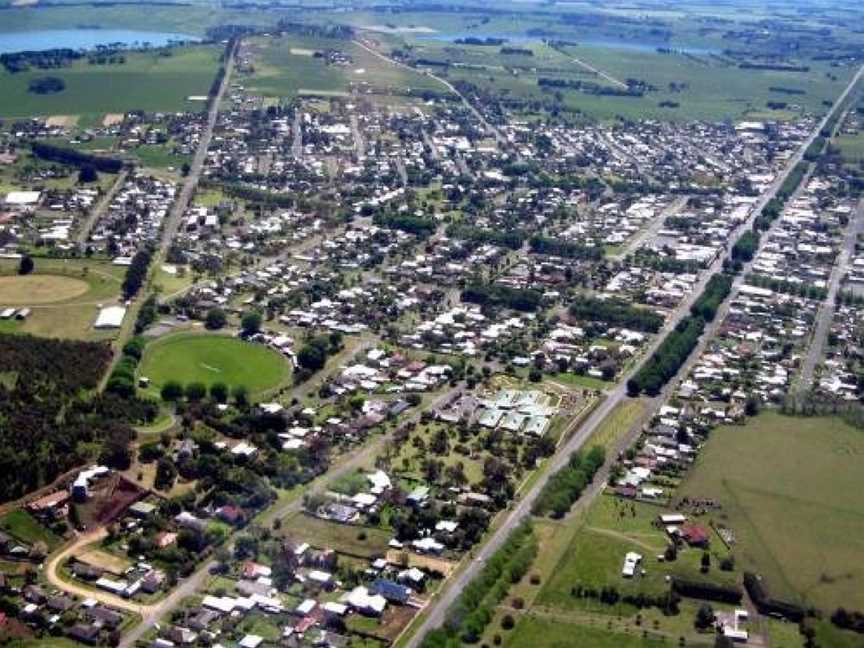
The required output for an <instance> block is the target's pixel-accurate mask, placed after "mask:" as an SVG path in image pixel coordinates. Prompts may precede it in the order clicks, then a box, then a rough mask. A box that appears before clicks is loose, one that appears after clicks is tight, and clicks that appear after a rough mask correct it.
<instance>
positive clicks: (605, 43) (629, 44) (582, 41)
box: [412, 32, 719, 55]
mask: <svg viewBox="0 0 864 648" xmlns="http://www.w3.org/2000/svg"><path fill="white" fill-rule="evenodd" d="M412 36H414V38H416V39H417V40H436V41H447V42H450V43H452V42H453V41H456V40H458V39H463V38H481V39H482V38H501V39H504V40H506V41H507V42H508V43H510V44H519V43H528V42H535V43H536V42H538V41H540V40H543V39H544V38H547V39H550V40H556V39H563V40H567V41H571V42H575V43H576V44H577V45H583V46H585V47H608V48H610V49H621V50H632V51H637V52H656V51H657V48H658V47H669V48H673V49H676V50H678V51H679V52H686V53H688V54H696V55H699V54H701V55H708V54H717V53H719V50H713V49H707V48H702V47H682V46H680V45H677V44H675V43H668V42H664V41H659V40H658V41H647V40H626V39H623V38H615V37H613V36H602V35H594V34H590V35H589V34H585V35H579V34H578V33H570V34H567V35H566V36H565V35H563V34H554V33H551V32H550V33H546V34H544V35H542V36H540V35H532V34H527V33H524V32H483V33H477V32H435V33H431V34H430V33H418V34H412Z"/></svg>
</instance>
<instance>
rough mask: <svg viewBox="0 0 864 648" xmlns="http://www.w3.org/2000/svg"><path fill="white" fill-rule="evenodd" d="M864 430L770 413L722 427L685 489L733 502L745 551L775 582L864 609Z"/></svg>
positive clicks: (730, 513)
mask: <svg viewBox="0 0 864 648" xmlns="http://www.w3.org/2000/svg"><path fill="white" fill-rule="evenodd" d="M862 458H864V431H862V430H858V429H855V428H853V427H851V426H849V425H847V424H846V423H844V422H843V421H842V420H840V419H838V418H790V417H785V416H782V415H780V414H777V413H772V412H766V413H763V414H760V415H759V416H758V417H756V418H753V419H749V420H748V423H747V424H746V425H744V426H733V427H722V428H718V429H717V430H715V431H714V432H712V434H711V437H710V440H709V441H708V444H707V445H706V447H705V449H704V450H703V451H702V454H701V456H700V458H699V460H698V462H697V465H696V467H695V469H694V470H693V471H692V472H691V474H690V476H689V477H688V478H687V480H686V481H685V482H684V484H683V485H682V487H681V488H680V489H679V492H678V495H679V496H685V495H689V496H695V497H711V498H715V499H717V500H719V502H720V503H721V504H722V505H723V510H722V512H721V513H720V514H717V515H715V516H714V517H715V520H716V521H718V522H722V523H723V524H726V525H727V526H729V527H730V528H731V529H732V530H733V532H734V533H735V536H736V540H737V543H736V546H735V550H734V551H735V557H736V560H737V561H738V564H739V565H741V566H742V567H743V568H745V569H750V570H754V571H757V572H759V573H761V574H762V575H763V576H764V577H765V578H766V580H767V583H768V586H769V590H770V592H771V593H772V594H774V595H775V596H778V597H790V598H792V599H793V600H798V601H801V602H802V603H807V604H812V605H814V606H816V607H818V608H821V609H823V610H828V611H833V610H834V609H835V608H837V607H838V606H841V605H843V606H846V607H847V608H852V609H862V608H864V565H862V563H861V560H860V557H861V555H862V554H864V501H862V499H861V490H862V488H864V471H862V470H861V461H862Z"/></svg>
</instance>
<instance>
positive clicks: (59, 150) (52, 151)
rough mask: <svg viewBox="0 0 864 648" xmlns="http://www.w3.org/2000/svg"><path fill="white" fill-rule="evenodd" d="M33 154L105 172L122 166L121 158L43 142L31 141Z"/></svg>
mask: <svg viewBox="0 0 864 648" xmlns="http://www.w3.org/2000/svg"><path fill="white" fill-rule="evenodd" d="M30 148H31V150H32V151H33V155H35V156H36V157H38V158H40V159H42V160H48V161H50V162H59V163H61V164H68V165H71V166H77V167H83V166H90V167H93V168H94V169H96V170H97V171H103V172H105V173H118V172H119V171H120V170H121V169H122V168H123V160H118V159H117V158H109V157H102V156H100V155H91V154H90V153H82V152H81V151H76V150H74V149H69V148H64V147H62V146H54V145H53V144H46V143H45V142H33V143H32V144H31V145H30Z"/></svg>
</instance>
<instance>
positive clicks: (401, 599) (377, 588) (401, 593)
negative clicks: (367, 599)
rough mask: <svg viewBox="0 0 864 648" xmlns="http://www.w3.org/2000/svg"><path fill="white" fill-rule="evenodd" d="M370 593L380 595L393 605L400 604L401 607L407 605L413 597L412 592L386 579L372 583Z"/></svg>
mask: <svg viewBox="0 0 864 648" xmlns="http://www.w3.org/2000/svg"><path fill="white" fill-rule="evenodd" d="M369 593H370V594H378V595H380V596H383V597H384V598H385V599H387V600H388V601H390V602H391V603H399V604H400V605H404V604H405V603H407V602H408V599H409V598H410V597H411V590H410V589H409V588H407V587H405V586H404V585H400V584H399V583H394V582H393V581H391V580H387V579H384V578H379V579H378V580H376V581H375V582H374V583H372V586H371V587H370V588H369Z"/></svg>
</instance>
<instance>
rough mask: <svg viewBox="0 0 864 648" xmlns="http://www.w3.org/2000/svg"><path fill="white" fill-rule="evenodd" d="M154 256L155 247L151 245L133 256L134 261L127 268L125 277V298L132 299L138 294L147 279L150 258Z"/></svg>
mask: <svg viewBox="0 0 864 648" xmlns="http://www.w3.org/2000/svg"><path fill="white" fill-rule="evenodd" d="M152 258H153V248H152V247H151V246H149V245H147V246H145V247H143V248H141V249H140V250H138V251H137V252H136V253H135V256H133V257H132V263H131V264H129V267H128V268H127V269H126V276H125V277H124V279H123V298H124V299H132V298H133V297H134V296H135V295H137V294H138V291H139V290H140V289H141V286H143V285H144V282H145V281H146V280H147V272H148V270H149V268H150V260H151V259H152Z"/></svg>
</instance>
